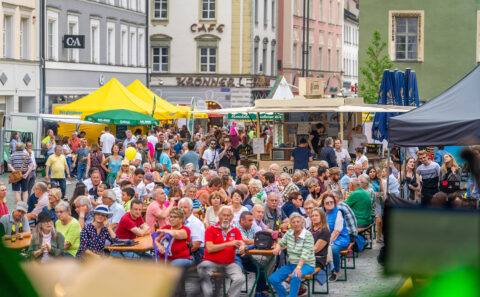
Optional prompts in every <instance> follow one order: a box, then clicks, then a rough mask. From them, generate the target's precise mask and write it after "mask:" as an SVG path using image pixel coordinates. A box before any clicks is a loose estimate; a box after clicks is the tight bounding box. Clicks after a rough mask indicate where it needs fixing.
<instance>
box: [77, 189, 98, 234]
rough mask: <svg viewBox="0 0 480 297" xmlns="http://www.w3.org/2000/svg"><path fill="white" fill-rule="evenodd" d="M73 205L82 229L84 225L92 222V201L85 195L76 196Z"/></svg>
mask: <svg viewBox="0 0 480 297" xmlns="http://www.w3.org/2000/svg"><path fill="white" fill-rule="evenodd" d="M73 204H74V205H75V211H76V212H77V213H78V222H79V223H80V226H82V229H83V228H85V226H86V225H88V224H90V223H91V222H93V206H92V201H91V200H90V198H88V197H87V196H83V195H82V196H78V197H77V198H75V201H74V202H73Z"/></svg>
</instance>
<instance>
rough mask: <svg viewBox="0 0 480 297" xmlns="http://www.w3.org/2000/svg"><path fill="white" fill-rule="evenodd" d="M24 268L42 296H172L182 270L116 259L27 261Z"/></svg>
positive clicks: (151, 263)
mask: <svg viewBox="0 0 480 297" xmlns="http://www.w3.org/2000/svg"><path fill="white" fill-rule="evenodd" d="M22 268H23V269H24V271H25V273H26V274H27V276H28V277H29V278H30V280H31V282H32V284H33V286H34V287H35V288H36V290H37V292H38V294H39V295H40V296H43V297H85V296H102V297H103V296H115V297H121V296H129V297H130V296H142V297H143V296H145V297H150V296H155V297H170V296H172V295H173V292H174V290H175V288H176V284H177V281H178V279H179V277H180V274H181V271H180V270H179V269H177V268H175V267H171V266H165V265H161V264H158V263H154V262H133V261H125V260H117V259H100V260H93V259H92V260H91V261H87V262H84V263H82V262H79V261H75V260H60V261H52V262H48V263H42V264H39V263H34V262H28V263H23V264H22Z"/></svg>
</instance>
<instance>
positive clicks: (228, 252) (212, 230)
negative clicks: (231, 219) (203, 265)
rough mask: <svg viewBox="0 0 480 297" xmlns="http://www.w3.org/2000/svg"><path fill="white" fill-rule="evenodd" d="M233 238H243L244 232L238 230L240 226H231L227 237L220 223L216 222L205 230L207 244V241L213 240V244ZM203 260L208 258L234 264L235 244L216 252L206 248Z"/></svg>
mask: <svg viewBox="0 0 480 297" xmlns="http://www.w3.org/2000/svg"><path fill="white" fill-rule="evenodd" d="M233 240H242V233H241V232H240V230H238V228H232V227H230V229H229V230H228V232H227V234H226V237H225V238H224V236H223V231H222V229H221V228H220V226H219V224H218V223H216V224H215V225H214V226H210V227H208V228H207V231H205V245H206V243H207V241H211V242H212V243H213V244H221V243H224V242H230V241H233ZM203 260H208V261H211V262H213V263H217V264H225V265H227V264H232V263H233V262H235V246H229V247H226V248H224V249H223V250H221V251H219V252H216V253H209V252H208V251H207V249H206V248H205V254H204V256H203Z"/></svg>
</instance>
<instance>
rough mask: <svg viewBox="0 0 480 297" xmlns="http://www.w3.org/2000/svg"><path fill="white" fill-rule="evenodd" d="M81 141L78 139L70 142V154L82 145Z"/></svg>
mask: <svg viewBox="0 0 480 297" xmlns="http://www.w3.org/2000/svg"><path fill="white" fill-rule="evenodd" d="M81 141H82V140H81V139H80V137H77V138H75V140H73V139H71V140H70V144H71V149H72V152H76V151H77V149H78V148H79V147H80V146H81V145H82V144H81Z"/></svg>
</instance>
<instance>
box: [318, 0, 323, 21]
mask: <svg viewBox="0 0 480 297" xmlns="http://www.w3.org/2000/svg"><path fill="white" fill-rule="evenodd" d="M318 20H319V21H321V22H323V0H320V1H318Z"/></svg>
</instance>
